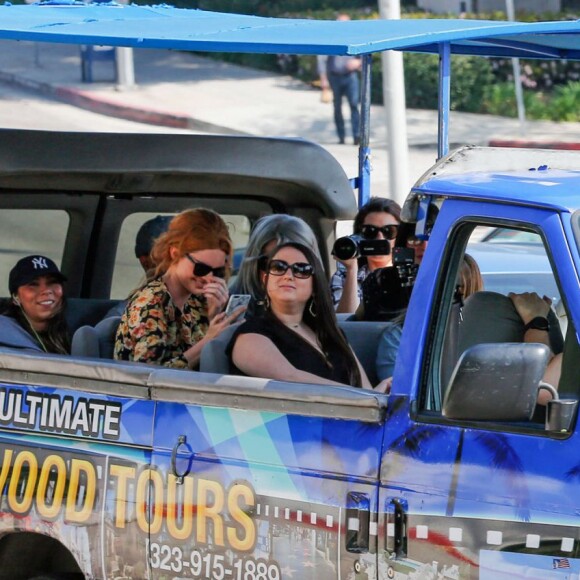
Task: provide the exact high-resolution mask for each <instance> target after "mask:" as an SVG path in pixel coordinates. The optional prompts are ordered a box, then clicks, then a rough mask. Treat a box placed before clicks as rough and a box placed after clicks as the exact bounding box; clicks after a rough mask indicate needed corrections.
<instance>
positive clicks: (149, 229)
mask: <svg viewBox="0 0 580 580" xmlns="http://www.w3.org/2000/svg"><path fill="white" fill-rule="evenodd" d="M172 219H173V216H168V215H167V216H163V215H158V216H156V217H154V218H151V219H150V220H147V221H146V222H144V223H143V225H142V226H141V227H140V228H139V231H138V232H137V236H136V237H135V257H136V258H137V260H139V263H140V264H141V267H142V268H143V271H144V272H145V275H146V276H148V275H149V274H153V273H154V272H155V264H154V263H153V260H152V259H151V250H152V249H153V244H154V243H155V240H156V239H157V238H158V237H159V236H160V235H161V234H164V233H165V232H166V231H167V228H168V227H169V224H170V222H171V220H172Z"/></svg>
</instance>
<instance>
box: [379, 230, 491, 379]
mask: <svg viewBox="0 0 580 580" xmlns="http://www.w3.org/2000/svg"><path fill="white" fill-rule="evenodd" d="M413 231H414V230H413ZM423 243H424V244H425V245H426V244H427V242H423ZM423 253H424V248H423V252H422V253H421V256H420V259H419V264H420V263H421V260H422V259H423ZM481 290H483V278H482V276H481V271H480V270H479V266H478V265H477V262H476V261H475V260H474V259H473V258H472V257H471V256H470V255H469V254H465V255H464V256H463V260H462V262H461V266H460V268H459V274H458V277H457V285H456V292H455V298H454V303H455V304H458V305H459V306H460V307H461V306H462V305H463V301H464V300H465V299H466V298H468V297H469V296H471V295H472V294H475V292H480V291H481ZM406 315H407V309H405V310H403V311H402V312H401V314H399V316H397V317H396V318H395V319H394V320H393V321H392V323H391V324H389V325H388V326H387V327H386V328H385V330H384V331H383V333H382V334H381V337H380V338H379V346H378V349H377V362H376V370H377V376H378V377H379V379H380V380H383V379H387V380H388V381H389V383H390V382H391V380H392V376H393V371H394V370H395V362H396V360H397V354H398V352H399V346H400V344H401V336H402V334H403V325H404V323H405V317H406Z"/></svg>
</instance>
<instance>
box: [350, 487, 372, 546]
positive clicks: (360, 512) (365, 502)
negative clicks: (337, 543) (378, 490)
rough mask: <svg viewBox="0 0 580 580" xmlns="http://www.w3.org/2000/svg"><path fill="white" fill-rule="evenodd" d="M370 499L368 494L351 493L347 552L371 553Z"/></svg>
mask: <svg viewBox="0 0 580 580" xmlns="http://www.w3.org/2000/svg"><path fill="white" fill-rule="evenodd" d="M370 503H371V502H370V498H369V496H368V495H367V494H366V493H358V492H355V491H349V492H348V494H347V504H346V536H345V541H346V551H347V552H353V553H355V554H360V553H363V552H368V551H369V525H370Z"/></svg>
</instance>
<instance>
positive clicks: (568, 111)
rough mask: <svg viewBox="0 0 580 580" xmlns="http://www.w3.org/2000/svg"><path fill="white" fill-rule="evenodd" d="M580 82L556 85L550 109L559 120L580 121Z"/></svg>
mask: <svg viewBox="0 0 580 580" xmlns="http://www.w3.org/2000/svg"><path fill="white" fill-rule="evenodd" d="M578 103H580V82H578V81H575V82H571V83H568V84H567V85H564V86H560V87H556V90H555V91H554V97H553V99H552V102H551V107H550V110H551V111H552V114H553V118H555V119H556V120H558V121H580V110H579V109H578Z"/></svg>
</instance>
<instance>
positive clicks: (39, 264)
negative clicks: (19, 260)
mask: <svg viewBox="0 0 580 580" xmlns="http://www.w3.org/2000/svg"><path fill="white" fill-rule="evenodd" d="M32 265H33V266H34V269H35V270H38V269H39V268H40V269H41V270H43V269H44V268H48V264H47V263H46V260H45V259H44V258H42V257H41V256H39V257H37V258H32Z"/></svg>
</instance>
